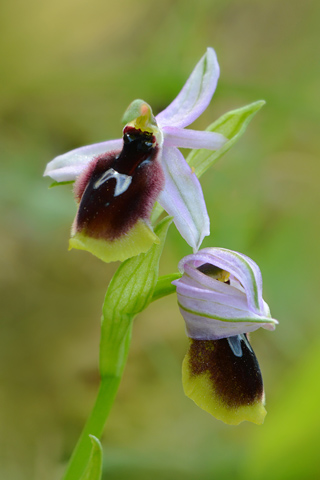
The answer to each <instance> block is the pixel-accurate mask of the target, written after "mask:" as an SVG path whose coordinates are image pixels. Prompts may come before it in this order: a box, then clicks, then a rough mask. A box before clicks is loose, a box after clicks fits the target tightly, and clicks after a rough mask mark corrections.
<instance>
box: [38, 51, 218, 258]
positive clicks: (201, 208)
mask: <svg viewBox="0 0 320 480" xmlns="http://www.w3.org/2000/svg"><path fill="white" fill-rule="evenodd" d="M219 73H220V72H219V65H218V61H217V57H216V54H215V51H214V50H213V49H212V48H208V49H207V52H206V54H205V55H204V56H203V57H202V58H201V59H200V61H199V62H198V64H197V65H196V67H195V68H194V70H193V72H192V73H191V75H190V77H189V79H188V80H187V82H186V84H185V85H184V87H183V88H182V90H181V91H180V93H179V94H178V95H177V97H176V98H175V99H174V100H173V102H172V103H171V104H170V105H169V106H168V107H167V108H166V109H165V110H163V111H162V112H161V113H160V114H158V115H157V116H156V118H155V120H156V122H157V125H158V128H159V132H160V134H159V135H157V139H158V141H160V142H162V139H163V146H162V145H159V147H161V146H162V147H163V148H162V155H161V165H162V168H163V171H164V175H165V185H164V189H163V191H162V193H161V194H160V196H159V198H158V201H159V203H160V204H161V205H162V207H163V208H164V209H165V210H166V211H167V213H168V214H169V215H170V216H173V217H174V222H175V224H176V227H177V229H178V230H179V232H180V233H181V235H182V237H183V238H184V239H185V240H186V241H187V243H188V244H189V245H190V246H191V247H192V248H193V250H194V251H197V250H198V249H199V247H200V245H201V243H202V240H203V238H204V237H205V236H206V235H209V233H210V221H209V217H208V214H207V209H206V205H205V201H204V198H203V193H202V189H201V185H200V182H199V180H198V178H197V176H196V175H195V174H194V173H193V171H192V170H191V168H190V167H189V165H188V164H187V162H186V161H185V159H184V157H183V155H182V154H181V152H180V151H179V150H178V148H177V147H185V148H206V149H212V150H218V149H219V148H221V147H222V146H223V145H224V144H225V143H226V141H227V139H226V138H224V137H223V136H222V135H221V134H218V133H215V132H201V131H195V130H189V129H188V130H184V127H186V126H188V125H190V124H191V123H192V122H194V120H196V119H197V118H198V117H199V116H200V115H201V114H202V113H203V111H204V110H205V109H206V108H207V106H208V105H209V103H210V101H211V98H212V95H213V93H214V91H215V88H216V85H217V81H218V78H219ZM139 102H143V101H139ZM143 107H144V110H146V109H148V106H147V104H146V106H144V105H143ZM140 110H141V103H140ZM142 113H143V112H142ZM148 114H150V118H153V117H152V112H151V111H150V112H148ZM122 143H123V142H122V139H119V140H110V141H107V142H102V143H98V144H94V145H89V146H86V147H80V148H77V149H75V150H72V151H71V152H68V153H66V154H64V155H59V156H58V157H56V158H55V159H53V160H52V161H51V162H49V163H48V165H47V168H46V170H45V172H44V175H45V176H47V175H48V176H50V177H51V178H53V180H55V181H57V182H64V181H70V180H75V179H76V177H78V176H79V175H80V174H81V172H82V171H83V170H84V169H85V168H86V166H87V165H88V164H89V163H90V161H91V160H92V159H93V158H95V157H98V156H99V155H102V154H107V153H108V152H111V151H112V152H113V151H120V150H121V148H122ZM186 185H187V190H188V191H187V194H184V189H185V188H186ZM177 205H179V208H177Z"/></svg>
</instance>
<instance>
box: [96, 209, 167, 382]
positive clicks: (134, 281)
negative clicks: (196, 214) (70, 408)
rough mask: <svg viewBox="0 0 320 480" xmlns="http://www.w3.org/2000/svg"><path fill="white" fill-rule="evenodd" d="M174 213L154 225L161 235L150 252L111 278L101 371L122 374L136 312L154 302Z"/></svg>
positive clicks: (128, 262) (102, 328) (102, 330)
mask: <svg viewBox="0 0 320 480" xmlns="http://www.w3.org/2000/svg"><path fill="white" fill-rule="evenodd" d="M171 222H172V218H171V217H166V218H164V219H163V220H162V221H161V222H160V223H159V224H158V225H157V226H156V228H155V233H156V235H158V237H159V239H160V243H159V244H154V245H153V246H152V247H151V248H150V250H149V251H148V252H147V253H141V254H140V255H138V256H136V257H133V258H129V259H128V260H126V261H125V262H123V263H122V264H121V265H120V267H119V268H118V270H117V272H116V273H115V275H114V277H113V278H112V280H111V282H110V285H109V287H108V290H107V294H106V297H105V301H104V305H103V309H102V326H101V344H100V373H101V375H102V376H104V375H109V376H110V375H112V376H114V375H116V376H121V374H122V370H123V368H124V364H125V361H126V357H127V352H128V347H129V343H130V339H131V329H132V321H133V318H134V316H135V315H136V314H137V313H139V312H141V311H142V310H144V309H145V308H146V307H147V306H148V305H149V303H150V302H151V299H152V295H153V292H154V289H155V287H156V284H157V279H158V275H159V261H160V257H161V253H162V250H163V246H164V242H165V239H166V235H167V231H168V228H169V225H170V224H171Z"/></svg>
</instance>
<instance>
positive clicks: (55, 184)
mask: <svg viewBox="0 0 320 480" xmlns="http://www.w3.org/2000/svg"><path fill="white" fill-rule="evenodd" d="M73 183H74V180H69V181H67V182H52V183H51V184H50V185H49V188H53V187H60V185H72V184H73Z"/></svg>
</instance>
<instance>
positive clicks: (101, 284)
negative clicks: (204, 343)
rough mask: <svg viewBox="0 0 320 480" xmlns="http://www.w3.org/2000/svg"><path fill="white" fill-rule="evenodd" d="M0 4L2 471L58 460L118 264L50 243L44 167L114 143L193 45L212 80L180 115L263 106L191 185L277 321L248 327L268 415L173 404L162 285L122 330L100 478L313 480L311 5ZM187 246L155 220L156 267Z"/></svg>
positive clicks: (61, 234)
mask: <svg viewBox="0 0 320 480" xmlns="http://www.w3.org/2000/svg"><path fill="white" fill-rule="evenodd" d="M0 10H1V12H0V26H1V28H0V38H1V45H2V55H1V66H2V75H1V77H2V79H1V89H0V123H1V124H0V149H1V163H0V183H1V188H0V199H1V206H0V210H1V226H0V228H1V237H0V242H1V249H0V278H1V322H0V376H1V387H0V456H1V460H0V478H1V479H4V480H20V479H23V480H56V479H59V478H60V476H61V474H62V472H63V471H64V468H65V463H66V461H67V459H68V458H69V456H70V454H71V451H72V449H73V447H74V445H75V443H76V440H77V438H78V436H79V434H80V431H81V428H82V426H83V424H84V422H85V419H86V417H87V415H88V413H89V411H90V409H91V406H92V403H93V401H94V398H95V394H96V390H97V386H98V381H99V377H98V369H97V365H98V346H99V322H100V313H101V304H102V301H103V297H104V293H105V290H106V287H107V284H108V282H109V280H110V278H111V277H112V275H113V272H114V271H115V269H116V265H115V264H110V265H106V264H103V263H102V262H100V261H99V260H97V259H96V258H94V257H93V256H91V255H89V254H87V253H85V252H81V251H71V252H68V251H67V245H68V236H69V229H70V225H71V223H72V220H73V216H74V213H75V203H74V201H73V196H72V191H71V189H70V188H69V187H68V186H66V187H61V188H55V189H52V190H48V185H49V184H50V181H49V179H43V178H42V173H43V170H44V168H45V165H46V163H47V162H48V161H49V160H51V159H52V158H53V157H54V156H56V155H58V154H60V153H63V152H65V151H68V150H70V149H72V148H75V147H78V146H81V145H86V144H89V143H95V142H98V141H102V140H105V139H109V138H110V139H111V138H118V137H119V136H120V134H121V123H120V119H121V116H122V114H123V112H124V110H125V109H126V107H127V106H128V104H129V103H130V102H131V101H132V100H133V99H135V98H143V99H145V100H146V101H147V102H149V103H150V104H151V105H152V106H153V109H154V111H155V112H156V113H157V112H159V111H160V110H161V109H162V108H164V107H165V106H166V105H168V103H170V101H171V100H172V99H173V98H174V97H175V96H176V94H177V93H178V92H179V90H180V88H181V87H182V85H183V84H184V82H185V80H186V79H187V77H188V75H189V74H190V72H191V70H192V68H193V67H194V65H195V64H196V62H197V61H198V60H199V58H200V57H201V56H202V55H203V53H204V52H205V49H206V47H207V46H213V47H214V48H215V49H216V52H217V55H218V59H219V63H220V66H221V78H220V81H219V85H218V88H217V91H216V94H215V96H214V99H213V101H212V103H211V105H210V107H209V108H208V109H207V111H206V112H205V113H204V114H203V115H202V116H201V118H200V119H199V120H197V122H196V123H195V124H194V128H199V129H203V128H205V127H206V126H207V125H208V124H209V123H211V122H212V121H213V120H215V119H216V118H218V116H220V115H221V114H223V113H224V112H226V111H227V110H230V109H233V108H237V107H240V106H243V105H245V104H247V103H251V102H253V101H255V100H259V99H262V98H263V99H265V100H266V101H267V105H266V106H265V107H264V108H263V109H262V110H261V111H260V112H259V113H258V115H257V116H256V117H255V118H254V120H253V121H252V123H251V124H250V126H249V128H248V130H247V132H246V135H245V136H244V137H243V138H242V139H241V141H240V142H239V143H238V144H237V145H236V146H235V147H234V148H233V149H232V150H231V151H230V152H229V153H228V154H227V155H226V156H225V157H223V159H221V160H220V163H219V164H217V165H216V166H215V167H214V168H213V169H212V170H211V171H210V172H209V173H208V174H206V175H205V178H204V179H203V187H204V192H205V197H206V200H207V205H208V210H209V214H210V217H211V223H212V235H211V237H210V239H206V240H205V242H204V246H224V247H227V248H232V249H234V250H239V251H241V252H243V253H246V254H247V255H249V256H251V257H252V258H253V259H254V260H255V261H256V262H257V263H258V264H259V265H260V267H261V270H262V273H263V277H264V297H265V299H266V301H267V302H268V303H269V305H270V307H271V311H272V314H273V316H274V317H275V318H277V319H279V321H280V325H279V326H278V328H277V330H276V331H275V332H274V333H270V332H267V331H258V332H256V333H255V334H253V335H252V337H251V340H252V344H253V346H254V349H255V352H256V354H257V357H258V359H259V362H260V365H261V369H262V373H263V377H264V382H265V388H266V395H267V410H268V415H267V417H266V420H265V423H264V425H263V426H260V427H258V426H256V425H251V424H249V423H243V424H241V425H240V426H238V427H230V426H227V425H224V424H222V423H221V422H219V421H217V420H215V419H213V418H211V417H210V416H209V415H208V414H207V413H205V412H203V411H202V410H200V409H199V408H198V407H196V406H195V405H194V404H193V402H192V401H190V400H189V399H187V398H186V397H184V394H183V391H182V386H181V373H180V369H181V362H182V359H183V356H184V354H185V352H186V349H187V345H188V342H187V338H186V336H185V333H184V324H183V320H182V318H181V317H180V315H179V312H178V308H177V306H176V299H175V298H174V296H172V298H171V297H170V298H167V299H164V300H161V301H158V302H157V303H155V304H153V305H152V306H151V307H150V308H149V309H148V310H147V311H146V312H144V313H143V314H142V315H140V317H138V318H137V320H136V323H135V327H134V335H133V342H132V348H131V352H130V356H129V361H128V365H127V368H126V371H125V375H124V378H123V381H122V384H121V388H120V390H119V394H118V397H117V400H116V403H115V405H114V409H113V411H112V414H111V416H110V419H109V421H108V424H107V428H106V431H105V435H104V437H103V444H104V452H105V478H108V479H109V480H116V479H117V480H118V479H128V480H131V479H139V480H145V479H150V478H152V479H154V480H156V479H166V480H171V479H185V480H193V479H200V480H207V479H213V478H214V479H217V478H219V479H235V480H237V479H269V478H273V479H301V478H303V479H314V478H317V476H318V475H320V463H319V453H318V450H319V436H320V434H319V431H320V412H319V410H320V407H319V405H320V382H319V371H320V336H319V334H320V324H319V309H318V303H319V293H318V292H319V281H318V277H319V274H318V272H319V248H318V247H319V237H318V233H319V222H318V220H319V196H320V195H319V173H320V164H319V158H318V154H319V136H320V135H319V124H320V122H319V120H320V119H319V117H320V115H319V111H320V95H319V83H320V64H319V55H318V50H317V49H316V47H317V46H318V45H319V38H318V33H319V13H320V4H319V2H316V1H311V0H305V1H304V2H300V1H299V0H284V1H279V0H269V1H268V2H259V1H253V0H243V1H241V2H239V1H236V0H224V1H222V0H210V1H209V0H204V1H200V0H199V1H197V2H185V1H183V0H181V1H178V0H176V1H174V0H162V1H159V2H155V1H151V0H141V1H136V2H132V1H128V0H123V1H122V2H121V3H116V2H111V1H103V0H91V2H88V1H84V0H64V1H62V0H56V1H55V2H48V1H43V0H42V1H40V0H29V1H28V2H24V1H22V0H15V1H9V0H4V1H2V3H1V7H0ZM188 253H190V249H189V247H188V246H187V245H186V244H185V243H184V241H182V240H181V239H180V238H179V236H178V234H177V232H176V231H175V228H174V227H171V230H170V233H169V238H168V242H167V244H166V250H165V253H164V255H163V258H162V262H161V273H170V272H174V271H176V269H177V263H178V261H179V259H180V258H181V257H182V256H183V255H185V254H188Z"/></svg>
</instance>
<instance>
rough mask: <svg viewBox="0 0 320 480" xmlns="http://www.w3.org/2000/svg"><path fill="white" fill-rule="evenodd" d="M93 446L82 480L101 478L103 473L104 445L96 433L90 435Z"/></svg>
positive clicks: (98, 479)
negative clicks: (102, 445)
mask: <svg viewBox="0 0 320 480" xmlns="http://www.w3.org/2000/svg"><path fill="white" fill-rule="evenodd" d="M89 437H90V439H91V442H92V448H91V453H90V458H89V462H88V465H87V467H86V469H85V471H84V472H83V475H82V476H81V478H80V480H101V475H102V447H101V443H100V442H99V440H98V439H97V437H95V436H94V435H89Z"/></svg>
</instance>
